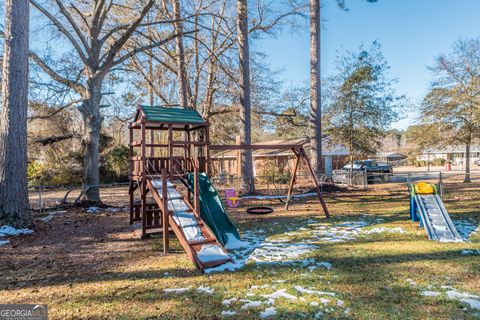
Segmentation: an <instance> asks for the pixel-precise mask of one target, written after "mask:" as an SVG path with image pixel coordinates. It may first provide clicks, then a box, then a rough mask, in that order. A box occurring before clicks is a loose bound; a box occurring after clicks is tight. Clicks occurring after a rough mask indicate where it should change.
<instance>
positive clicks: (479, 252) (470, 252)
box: [461, 250, 480, 256]
mask: <svg viewBox="0 0 480 320" xmlns="http://www.w3.org/2000/svg"><path fill="white" fill-rule="evenodd" d="M461 253H462V254H463V255H466V256H468V255H480V250H462V252H461Z"/></svg>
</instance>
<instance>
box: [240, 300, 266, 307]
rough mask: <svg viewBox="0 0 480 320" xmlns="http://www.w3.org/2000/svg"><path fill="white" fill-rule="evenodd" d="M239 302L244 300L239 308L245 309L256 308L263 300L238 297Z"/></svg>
mask: <svg viewBox="0 0 480 320" xmlns="http://www.w3.org/2000/svg"><path fill="white" fill-rule="evenodd" d="M240 301H241V302H246V303H245V304H244V305H243V306H242V307H241V308H240V309H242V310H246V309H250V308H257V307H260V306H261V305H262V304H263V301H256V300H247V299H240Z"/></svg>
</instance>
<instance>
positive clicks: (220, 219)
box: [187, 173, 240, 246]
mask: <svg viewBox="0 0 480 320" xmlns="http://www.w3.org/2000/svg"><path fill="white" fill-rule="evenodd" d="M198 178H199V179H198V184H199V190H200V195H199V196H200V217H201V218H202V220H203V221H204V222H205V223H206V224H207V225H208V227H209V228H210V230H212V232H213V233H214V234H215V236H216V237H217V239H218V241H219V242H220V243H221V244H222V245H224V246H225V245H226V244H227V242H228V241H229V234H230V239H231V237H232V236H233V237H235V238H236V239H237V240H240V235H239V234H238V230H237V227H235V225H234V224H233V222H232V221H231V220H230V219H229V218H228V215H227V213H226V211H225V207H224V205H223V202H222V199H220V196H219V195H218V192H217V190H216V189H215V188H214V187H213V185H212V183H211V181H210V179H209V178H208V176H207V174H206V173H200V174H199V175H198ZM187 181H188V184H189V187H190V190H191V191H192V192H193V174H192V173H189V174H188V175H187ZM231 240H233V239H231Z"/></svg>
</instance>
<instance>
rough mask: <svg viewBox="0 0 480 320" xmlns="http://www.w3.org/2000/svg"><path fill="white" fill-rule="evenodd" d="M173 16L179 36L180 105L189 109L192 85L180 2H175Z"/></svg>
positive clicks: (178, 73)
mask: <svg viewBox="0 0 480 320" xmlns="http://www.w3.org/2000/svg"><path fill="white" fill-rule="evenodd" d="M172 5H173V14H174V17H175V22H174V26H175V33H177V34H178V37H177V38H176V39H175V42H176V60H177V76H178V84H179V85H178V91H179V103H180V105H181V106H182V108H188V106H189V100H190V95H189V91H190V90H189V89H190V85H189V84H188V75H187V68H186V64H185V49H184V46H183V35H182V33H183V22H182V14H181V9H180V0H173V2H172Z"/></svg>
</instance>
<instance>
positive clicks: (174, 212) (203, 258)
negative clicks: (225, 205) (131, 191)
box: [147, 178, 232, 270]
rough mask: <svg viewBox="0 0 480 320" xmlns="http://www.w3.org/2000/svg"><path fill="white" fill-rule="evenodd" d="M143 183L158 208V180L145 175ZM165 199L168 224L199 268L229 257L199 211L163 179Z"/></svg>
mask: <svg viewBox="0 0 480 320" xmlns="http://www.w3.org/2000/svg"><path fill="white" fill-rule="evenodd" d="M147 187H148V189H149V190H150V192H151V194H152V197H153V199H154V200H155V201H156V202H157V204H158V206H159V207H160V208H162V207H163V206H162V203H163V199H162V195H163V192H162V191H163V190H162V180H161V179H156V178H155V179H148V180H147ZM167 199H168V203H167V206H168V211H169V215H168V217H169V218H168V219H169V224H170V227H171V229H172V230H173V231H174V232H175V235H176V236H177V238H178V239H179V241H180V243H181V244H182V246H183V248H184V249H185V251H186V252H187V254H188V256H189V257H190V259H191V260H192V261H193V263H195V265H196V266H197V267H198V268H199V269H200V270H203V269H205V268H211V267H214V266H218V265H221V264H224V263H226V262H230V261H232V260H231V258H230V257H229V255H228V254H227V252H226V250H225V248H224V247H223V246H222V245H221V244H220V243H219V242H218V241H217V239H216V238H215V236H214V234H213V233H212V232H211V231H210V229H209V228H208V227H207V226H206V225H205V223H204V222H203V221H202V219H201V218H200V216H199V214H198V213H196V212H195V210H194V208H193V207H192V206H191V205H190V203H189V202H188V201H187V199H185V197H184V196H183V195H182V194H181V193H180V192H178V190H177V188H176V186H175V185H174V184H173V183H171V182H170V181H169V180H168V181H167Z"/></svg>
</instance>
